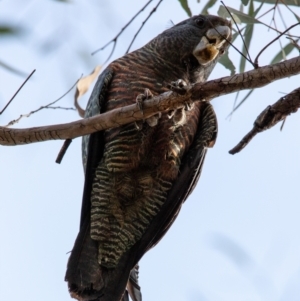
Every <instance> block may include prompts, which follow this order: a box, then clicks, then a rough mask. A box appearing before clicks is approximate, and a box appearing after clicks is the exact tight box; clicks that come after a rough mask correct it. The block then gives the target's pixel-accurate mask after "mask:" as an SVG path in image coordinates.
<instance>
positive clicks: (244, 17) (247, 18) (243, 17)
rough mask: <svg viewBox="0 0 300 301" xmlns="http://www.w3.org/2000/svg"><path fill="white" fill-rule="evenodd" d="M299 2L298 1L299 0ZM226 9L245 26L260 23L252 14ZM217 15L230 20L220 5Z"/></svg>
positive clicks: (230, 8)
mask: <svg viewBox="0 0 300 301" xmlns="http://www.w3.org/2000/svg"><path fill="white" fill-rule="evenodd" d="M299 1H300V0H299ZM227 9H228V10H229V11H230V12H231V13H232V14H234V15H236V16H237V17H238V18H239V19H240V21H241V22H242V23H246V24H260V23H261V22H260V21H259V20H257V19H255V18H254V17H252V14H253V13H252V14H245V13H242V12H240V11H239V10H237V9H234V8H232V7H229V6H227ZM218 15H219V16H220V17H222V18H230V15H229V13H228V12H227V10H226V8H225V7H224V6H222V5H220V7H219V10H218Z"/></svg>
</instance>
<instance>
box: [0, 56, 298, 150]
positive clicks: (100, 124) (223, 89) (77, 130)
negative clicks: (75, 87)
mask: <svg viewBox="0 0 300 301" xmlns="http://www.w3.org/2000/svg"><path fill="white" fill-rule="evenodd" d="M299 73H300V56H298V57H295V58H293V59H290V60H286V61H284V62H281V63H278V64H274V65H268V66H264V67H260V68H257V69H254V70H251V71H248V72H245V73H241V74H235V75H233V76H227V77H223V78H219V79H215V80H211V81H208V82H205V83H198V84H195V85H193V86H191V87H188V89H187V91H186V93H185V94H184V95H179V94H178V93H176V92H172V91H169V92H166V93H163V94H161V95H158V96H155V97H153V98H151V99H149V100H145V102H144V103H143V110H142V111H141V110H140V108H139V106H138V105H137V104H133V105H129V106H126V107H123V108H120V109H115V110H112V111H109V112H107V113H104V114H101V115H98V116H94V117H91V118H87V119H82V120H78V121H75V122H71V123H66V124H56V125H51V126H42V127H34V128H27V129H10V128H7V127H0V145H10V146H13V145H22V144H28V143H34V142H42V141H47V140H58V139H73V138H77V137H80V136H84V135H88V134H91V133H93V132H96V131H102V130H105V129H108V128H113V127H119V126H121V125H123V124H127V123H131V122H135V121H138V120H142V119H146V118H148V117H150V116H153V115H155V114H157V113H158V112H163V111H169V110H173V109H176V108H180V107H183V106H184V104H185V102H187V101H190V100H192V101H209V100H211V99H212V98H215V97H218V96H221V95H225V94H229V93H233V92H237V91H241V90H246V89H253V88H259V87H263V86H265V85H268V84H270V83H271V82H273V81H275V80H279V79H283V78H285V77H289V76H293V75H296V74H299Z"/></svg>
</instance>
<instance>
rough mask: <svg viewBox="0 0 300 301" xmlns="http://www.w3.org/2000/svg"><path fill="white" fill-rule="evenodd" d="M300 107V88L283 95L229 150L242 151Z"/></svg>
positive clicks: (232, 151)
mask: <svg viewBox="0 0 300 301" xmlns="http://www.w3.org/2000/svg"><path fill="white" fill-rule="evenodd" d="M299 107H300V88H298V89H295V90H294V91H292V92H291V93H289V94H287V95H285V96H283V97H281V98H280V99H279V100H278V101H277V102H276V103H274V104H273V105H272V106H268V107H267V108H266V109H264V110H263V111H262V112H261V113H260V114H259V116H258V117H257V118H256V120H255V122H254V125H253V129H252V130H251V131H250V132H249V133H248V134H247V135H246V136H245V137H244V138H243V139H242V140H241V141H240V142H239V143H238V144H237V146H235V147H234V148H233V149H231V150H230V151H229V153H230V154H231V155H234V154H236V153H238V152H240V151H241V150H242V149H243V148H244V147H245V146H247V145H248V143H249V142H250V141H251V140H252V139H253V137H254V136H255V135H256V134H258V133H261V132H263V131H266V130H268V129H270V128H271V127H273V126H274V125H275V124H277V123H278V122H280V121H285V119H286V117H287V116H288V115H290V114H292V113H295V112H297V110H298V108H299Z"/></svg>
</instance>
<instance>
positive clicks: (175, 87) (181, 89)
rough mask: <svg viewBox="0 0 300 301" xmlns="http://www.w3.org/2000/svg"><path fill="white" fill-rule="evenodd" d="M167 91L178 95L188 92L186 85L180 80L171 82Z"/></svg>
mask: <svg viewBox="0 0 300 301" xmlns="http://www.w3.org/2000/svg"><path fill="white" fill-rule="evenodd" d="M168 87H169V89H170V90H172V91H174V92H176V93H178V94H180V95H184V94H185V93H186V91H187V90H188V84H187V83H186V82H185V81H184V80H182V79H178V80H177V81H174V82H171V83H170V84H169V85H168Z"/></svg>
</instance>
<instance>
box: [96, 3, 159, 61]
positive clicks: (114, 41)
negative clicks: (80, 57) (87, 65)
mask: <svg viewBox="0 0 300 301" xmlns="http://www.w3.org/2000/svg"><path fill="white" fill-rule="evenodd" d="M152 1H153V0H149V1H148V2H147V3H146V4H145V5H144V6H143V7H142V8H141V9H140V10H139V11H138V12H137V13H136V14H135V15H134V16H133V17H132V18H131V20H130V21H129V22H128V23H127V24H126V25H125V26H124V27H123V28H122V29H121V30H120V32H119V33H118V34H117V35H116V36H115V37H114V38H113V39H112V40H110V41H109V42H108V43H106V44H105V45H104V46H102V47H101V48H99V49H97V50H95V51H94V52H92V55H94V54H95V53H97V52H99V51H102V50H103V49H105V48H106V47H107V46H108V45H110V44H111V43H114V46H113V48H112V51H111V53H110V55H109V57H108V59H107V60H106V61H105V63H106V62H107V61H108V60H109V59H110V58H111V56H112V55H113V52H114V50H115V48H116V44H117V40H118V38H119V36H120V35H121V34H122V33H123V31H124V30H125V29H126V28H127V27H128V26H129V25H130V24H131V23H132V22H133V20H134V19H135V18H136V17H137V16H138V15H139V14H140V13H141V12H142V11H144V10H145V8H146V7H147V6H148V5H149V4H150V3H151V2H152Z"/></svg>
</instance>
